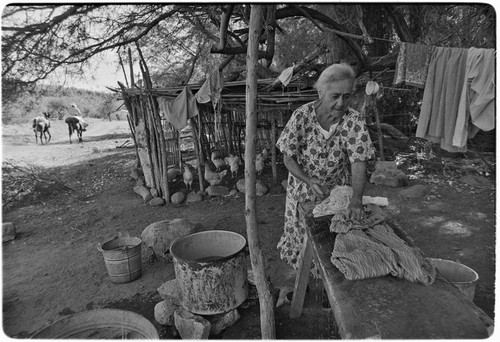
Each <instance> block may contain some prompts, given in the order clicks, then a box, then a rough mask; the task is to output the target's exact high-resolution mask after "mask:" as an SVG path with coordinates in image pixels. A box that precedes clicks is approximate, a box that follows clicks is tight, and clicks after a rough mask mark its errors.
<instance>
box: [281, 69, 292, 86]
mask: <svg viewBox="0 0 500 342" xmlns="http://www.w3.org/2000/svg"><path fill="white" fill-rule="evenodd" d="M292 76H293V65H292V66H291V67H289V68H286V69H285V70H283V71H282V72H281V74H280V75H279V77H278V79H279V80H280V81H281V83H283V85H284V86H285V87H286V86H287V85H288V83H290V81H291V80H292Z"/></svg>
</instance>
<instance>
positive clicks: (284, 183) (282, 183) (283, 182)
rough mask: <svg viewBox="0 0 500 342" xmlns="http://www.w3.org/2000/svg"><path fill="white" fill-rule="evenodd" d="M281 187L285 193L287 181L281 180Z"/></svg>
mask: <svg viewBox="0 0 500 342" xmlns="http://www.w3.org/2000/svg"><path fill="white" fill-rule="evenodd" d="M281 186H282V187H283V189H285V191H286V189H287V188H288V179H283V180H282V181H281Z"/></svg>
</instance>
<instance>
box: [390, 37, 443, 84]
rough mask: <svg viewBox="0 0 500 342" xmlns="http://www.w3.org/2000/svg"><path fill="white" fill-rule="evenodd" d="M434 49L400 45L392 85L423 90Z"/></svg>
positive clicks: (422, 46)
mask: <svg viewBox="0 0 500 342" xmlns="http://www.w3.org/2000/svg"><path fill="white" fill-rule="evenodd" d="M435 48H436V47H435V46H433V45H424V44H412V43H401V44H400V48H399V53H398V59H397V61H396V70H395V73H394V81H393V84H394V85H401V84H406V85H411V86H414V87H418V88H424V86H425V81H426V79H427V73H428V70H429V64H430V61H431V57H432V54H433V52H434V49H435Z"/></svg>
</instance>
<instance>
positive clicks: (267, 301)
mask: <svg viewBox="0 0 500 342" xmlns="http://www.w3.org/2000/svg"><path fill="white" fill-rule="evenodd" d="M262 18H263V6H262V5H251V12H250V28H249V34H248V50H247V57H246V59H247V81H246V129H245V220H246V228H247V237H248V246H249V249H250V260H251V262H252V269H253V274H254V278H255V285H256V286H257V293H258V294H259V304H260V329H261V337H262V339H266V340H267V339H276V327H275V320H274V302H273V298H272V296H271V291H270V289H269V283H268V282H267V277H266V265H265V260H264V255H263V254H262V250H261V248H260V243H259V231H258V229H257V210H256V200H255V197H256V186H255V182H256V178H257V177H256V175H255V135H256V130H257V65H258V49H259V33H260V30H261V26H262Z"/></svg>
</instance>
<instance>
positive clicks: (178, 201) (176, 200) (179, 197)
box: [170, 191, 186, 204]
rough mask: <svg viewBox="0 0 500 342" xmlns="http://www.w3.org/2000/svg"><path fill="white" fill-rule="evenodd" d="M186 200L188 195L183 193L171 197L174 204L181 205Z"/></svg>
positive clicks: (179, 192)
mask: <svg viewBox="0 0 500 342" xmlns="http://www.w3.org/2000/svg"><path fill="white" fill-rule="evenodd" d="M185 199H186V194H185V193H183V192H182V191H177V192H176V193H175V194H173V195H172V196H171V197H170V201H172V203H173V204H181V203H182V202H184V200H185Z"/></svg>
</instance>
